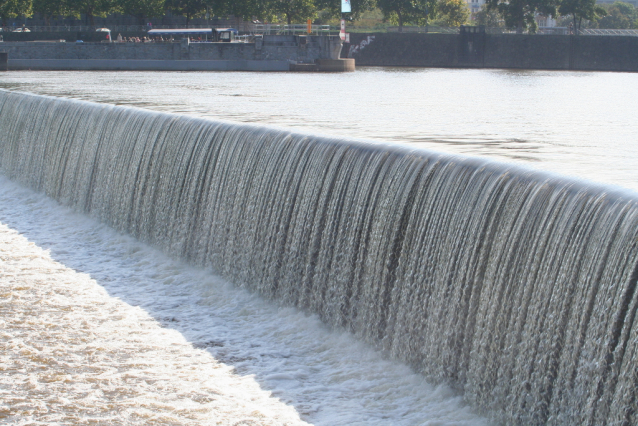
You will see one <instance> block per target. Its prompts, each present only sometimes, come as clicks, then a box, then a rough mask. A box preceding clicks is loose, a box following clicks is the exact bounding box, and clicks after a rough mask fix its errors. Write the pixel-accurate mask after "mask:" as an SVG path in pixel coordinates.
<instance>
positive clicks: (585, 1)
mask: <svg viewBox="0 0 638 426" xmlns="http://www.w3.org/2000/svg"><path fill="white" fill-rule="evenodd" d="M558 12H559V13H560V14H561V15H564V16H566V15H571V16H572V19H573V24H574V29H575V30H576V31H580V29H581V26H582V22H583V20H585V21H596V20H597V19H598V18H600V17H601V16H605V15H606V14H607V12H605V9H603V8H601V7H600V6H596V0H562V1H561V3H560V6H559V7H558Z"/></svg>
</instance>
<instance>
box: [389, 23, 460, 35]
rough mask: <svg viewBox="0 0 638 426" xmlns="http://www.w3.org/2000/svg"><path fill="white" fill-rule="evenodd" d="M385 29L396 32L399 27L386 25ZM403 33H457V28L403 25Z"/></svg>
mask: <svg viewBox="0 0 638 426" xmlns="http://www.w3.org/2000/svg"><path fill="white" fill-rule="evenodd" d="M387 31H388V32H389V33H397V32H399V27H388V28H387ZM401 32H404V33H442V34H458V33H459V28H458V27H457V28H446V27H436V26H433V25H428V26H425V27H416V26H406V25H404V26H403V28H402V31H401Z"/></svg>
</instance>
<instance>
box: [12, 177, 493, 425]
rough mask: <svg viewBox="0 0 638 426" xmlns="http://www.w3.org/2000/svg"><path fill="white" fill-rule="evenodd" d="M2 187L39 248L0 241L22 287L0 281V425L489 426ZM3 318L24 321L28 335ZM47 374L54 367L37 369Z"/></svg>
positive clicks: (302, 327)
mask: <svg viewBox="0 0 638 426" xmlns="http://www.w3.org/2000/svg"><path fill="white" fill-rule="evenodd" d="M0 188H1V189H0V222H2V223H4V224H6V225H8V226H9V227H10V228H13V229H15V230H17V231H18V232H20V233H22V234H23V235H24V236H25V237H26V238H27V239H28V240H29V241H31V242H34V243H35V244H36V245H37V246H34V245H29V244H28V243H27V242H26V240H24V239H21V238H17V236H16V235H15V234H14V233H11V232H10V231H8V230H7V229H6V228H3V229H2V232H0V234H1V235H2V238H3V244H2V256H3V261H4V262H3V264H2V265H3V269H4V271H3V273H5V274H6V271H7V270H8V269H6V268H7V266H6V265H7V260H6V259H5V256H6V255H7V254H8V255H9V257H10V258H11V262H13V264H12V266H11V268H13V269H11V271H13V272H11V273H12V274H14V275H16V276H17V277H22V278H16V279H11V280H8V279H6V278H5V279H3V280H2V288H3V290H2V291H3V293H4V292H7V293H6V294H11V295H12V296H11V297H12V299H10V298H8V297H3V298H2V300H3V302H2V303H3V304H4V307H3V310H5V313H4V314H3V315H2V317H1V318H0V320H1V321H2V322H3V324H2V327H0V329H2V330H3V333H4V334H3V336H0V337H2V345H7V342H8V341H11V342H12V343H11V345H13V346H10V347H9V346H7V349H9V350H4V351H3V352H2V353H4V354H8V355H4V357H5V359H3V360H2V361H3V362H2V365H13V366H14V367H9V369H5V370H4V371H3V372H2V373H1V375H0V380H1V381H2V382H4V386H2V387H1V388H0V389H7V386H9V384H11V383H14V384H15V385H14V388H15V389H18V388H19V389H20V390H19V392H17V393H16V394H15V395H18V396H17V397H18V398H22V399H21V401H22V402H20V404H22V405H20V404H17V403H16V402H15V400H11V399H10V398H13V397H12V396H10V395H13V392H14V391H13V390H12V391H11V393H10V394H9V393H7V392H6V391H5V390H0V392H2V393H0V396H1V398H2V402H3V405H2V406H0V415H6V414H7V413H9V415H13V416H16V415H18V412H19V411H20V410H22V411H20V413H22V414H20V415H22V416H23V417H21V419H24V421H33V422H36V423H37V422H41V423H50V422H52V421H63V420H64V419H70V418H73V416H82V417H86V416H93V417H95V418H96V419H100V420H110V421H115V422H121V421H122V419H129V421H137V422H139V423H144V422H151V421H156V422H175V423H177V424H180V422H183V423H184V424H186V423H188V421H189V419H190V421H191V422H192V421H195V422H197V423H199V424H215V422H218V423H217V424H232V423H233V422H236V421H238V419H248V420H252V421H255V422H257V423H258V424H281V423H288V424H299V423H301V420H299V418H298V417H296V416H297V413H298V416H299V417H301V419H302V420H304V421H307V422H310V423H314V424H316V425H357V424H359V425H385V424H392V425H417V424H422V425H481V424H486V423H487V421H486V420H485V419H483V418H481V417H479V416H478V415H477V414H476V413H474V412H473V410H472V409H470V408H469V407H468V406H467V405H466V404H465V403H464V401H463V399H462V397H461V396H459V395H458V394H456V393H454V392H453V391H452V390H451V389H450V388H449V387H447V386H445V385H439V386H432V385H430V384H429V383H427V382H426V381H425V380H424V378H423V377H422V376H421V375H419V374H416V373H414V372H413V371H411V370H410V369H409V368H408V367H407V366H405V365H402V364H400V363H396V362H393V361H389V360H386V359H384V358H383V356H382V355H381V354H379V353H378V352H376V351H374V350H373V349H372V348H370V347H369V346H367V345H365V344H363V343H361V342H358V341H357V340H355V339H354V338H353V337H352V336H351V335H350V334H348V333H346V332H343V331H339V330H337V331H335V330H330V329H328V328H327V327H325V326H324V325H322V323H321V322H320V321H319V320H318V318H317V317H316V316H313V315H307V314H305V313H303V312H300V311H299V310H297V309H293V308H290V307H282V306H278V305H275V304H273V303H271V302H267V301H264V300H262V299H260V298H259V297H258V296H255V295H252V294H249V293H248V292H246V291H244V290H241V289H238V288H236V287H234V286H233V285H232V284H230V283H227V282H225V281H224V280H222V279H221V278H219V277H217V276H215V275H214V274H212V273H211V272H210V271H205V270H202V269H198V268H193V267H191V266H188V265H185V264H183V263H182V262H180V261H178V260H175V259H172V258H169V257H167V256H165V255H163V254H162V253H160V252H158V251H157V250H155V249H153V248H150V247H148V246H147V245H145V244H143V243H141V242H139V241H136V240H135V239H133V238H131V237H127V236H123V235H121V234H118V233H116V232H115V231H113V230H112V229H110V228H108V227H106V226H105V225H102V224H100V223H97V222H96V221H94V220H92V219H90V218H88V217H86V216H83V215H81V214H77V213H74V212H72V211H70V210H69V209H67V208H65V207H62V206H60V205H58V204H57V203H56V202H55V201H52V200H50V199H48V198H46V197H44V196H43V195H40V194H36V193H34V192H32V191H30V190H28V189H25V188H23V187H20V186H18V185H16V184H14V183H12V182H10V181H8V180H7V179H6V178H4V177H1V176H0ZM43 250H46V252H45V251H43ZM47 252H48V253H47ZM49 255H50V257H51V259H53V260H55V261H56V262H57V263H54V262H52V260H51V259H48V256H49ZM69 268H70V269H72V270H74V271H75V272H73V271H71V270H70V269H69ZM21 274H22V275H21ZM24 283H27V285H28V288H27V289H24V290H20V289H21V288H22V287H23V286H24V285H25V284H24ZM25 294H28V295H29V297H27V298H25V299H24V300H22V299H20V298H19V297H18V296H17V295H20V297H25V296H24V295H25ZM6 310H14V311H15V312H18V311H20V312H23V314H22V315H23V318H24V319H25V320H26V321H27V322H28V323H29V327H22V326H21V325H20V324H18V323H16V322H15V320H14V318H17V317H16V316H15V314H13V313H9V312H6ZM62 320H63V322H62V323H60V321H62ZM7 323H11V324H13V325H11V327H8V326H7ZM61 324H63V325H61ZM158 325H161V326H162V327H163V328H162V327H159V326H158ZM7 330H10V331H7ZM11 330H17V331H11ZM46 330H58V331H55V332H53V331H51V333H49V334H47V333H48V331H47V333H44V334H43V331H46ZM12 333H14V334H16V333H22V334H20V335H19V336H18V335H13V334H12ZM9 335H10V337H7V336H9ZM15 342H18V343H15ZM25 348H26V349H25ZM198 348H201V349H205V350H206V351H202V350H201V349H198ZM24 350H27V351H31V352H29V354H30V355H26V356H27V358H28V357H32V359H31V358H29V359H31V361H28V362H27V361H24V359H23V357H24V355H22V356H21V354H22V353H23V352H20V351H24ZM0 356H2V355H0ZM38 357H40V358H38ZM42 357H44V358H42ZM9 359H10V360H11V363H13V364H11V363H8V362H9ZM47 365H48V366H55V367H54V368H49V367H47V368H46V371H45V372H43V371H42V370H39V369H41V368H43V366H47ZM12 368H13V369H12ZM220 372H221V373H223V374H218V373H220ZM231 373H233V374H231ZM47 378H48V379H47ZM47 380H50V381H49V382H47ZM269 394H271V395H272V397H269V396H268V395H269ZM210 395H215V396H214V398H212V400H211V398H210ZM28 400H33V401H35V402H33V403H29V402H28ZM277 400H280V401H282V402H283V403H284V404H281V403H279V402H278V401H277ZM11 401H14V402H11ZM7 407H8V408H7ZM291 407H294V409H295V410H296V412H297V413H295V412H294V411H293V410H292V409H291ZM7 410H8V411H7ZM25 413H28V414H25ZM220 413H221V414H220ZM69 416H70V417H69ZM171 416H172V417H171ZM251 416H252V417H251ZM131 419H132V420H131ZM64 421H66V420H64Z"/></svg>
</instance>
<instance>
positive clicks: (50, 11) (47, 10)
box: [33, 0, 69, 25]
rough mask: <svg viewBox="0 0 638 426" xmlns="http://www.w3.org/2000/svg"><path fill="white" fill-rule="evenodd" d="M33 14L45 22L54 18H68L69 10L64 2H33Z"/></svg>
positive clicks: (48, 0) (43, 0)
mask: <svg viewBox="0 0 638 426" xmlns="http://www.w3.org/2000/svg"><path fill="white" fill-rule="evenodd" d="M33 13H37V14H39V15H42V16H43V17H44V20H45V22H46V23H47V25H48V22H49V20H50V19H51V18H53V17H56V16H68V15H69V9H68V6H67V3H66V1H51V0H33Z"/></svg>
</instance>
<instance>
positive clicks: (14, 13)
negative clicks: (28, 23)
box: [0, 0, 33, 25]
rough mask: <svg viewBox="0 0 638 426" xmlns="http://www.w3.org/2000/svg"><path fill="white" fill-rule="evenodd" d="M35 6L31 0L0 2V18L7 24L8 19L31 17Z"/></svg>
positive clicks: (5, 0)
mask: <svg viewBox="0 0 638 426" xmlns="http://www.w3.org/2000/svg"><path fill="white" fill-rule="evenodd" d="M32 12H33V4H32V2H31V0H0V17H1V18H2V24H3V25H6V24H7V19H8V18H17V17H18V16H31V14H32Z"/></svg>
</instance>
